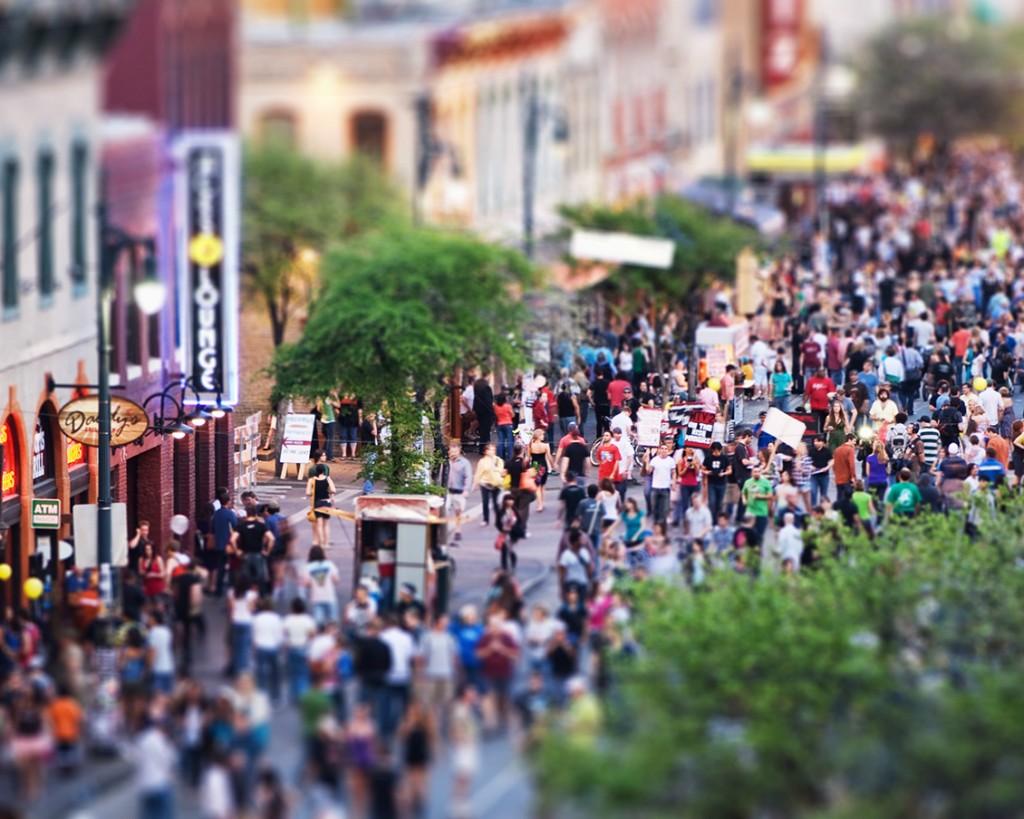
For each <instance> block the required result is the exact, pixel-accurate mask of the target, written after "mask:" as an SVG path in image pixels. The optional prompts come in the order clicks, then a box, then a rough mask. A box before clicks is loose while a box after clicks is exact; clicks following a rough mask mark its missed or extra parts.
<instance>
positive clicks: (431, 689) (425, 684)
mask: <svg viewBox="0 0 1024 819" xmlns="http://www.w3.org/2000/svg"><path fill="white" fill-rule="evenodd" d="M454 694H455V685H454V683H453V682H452V681H451V680H447V679H443V678H430V677H426V678H424V679H423V680H421V681H420V683H419V701H420V702H421V703H422V704H423V705H426V706H434V705H437V706H444V705H447V704H448V703H450V702H451V701H452V697H453V696H454Z"/></svg>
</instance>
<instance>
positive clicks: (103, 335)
mask: <svg viewBox="0 0 1024 819" xmlns="http://www.w3.org/2000/svg"><path fill="white" fill-rule="evenodd" d="M101 184H102V183H101ZM103 196H104V194H101V197H103ZM99 223H100V271H99V274H100V275H99V286H98V287H97V288H96V332H97V336H98V338H97V340H96V350H97V353H98V366H97V369H98V375H99V384H98V386H99V419H98V425H99V435H98V441H97V447H98V450H99V451H98V455H97V462H98V465H99V466H98V469H99V476H98V484H99V491H98V493H97V498H96V549H97V556H98V562H99V566H100V577H101V579H102V578H103V577H104V576H106V575H107V574H108V572H109V568H108V569H106V570H104V567H105V566H107V567H109V565H110V561H111V555H112V549H111V539H112V532H111V528H112V527H111V503H112V499H111V492H110V353H111V341H110V303H111V299H112V296H113V289H114V286H113V285H114V258H115V255H116V253H115V250H114V248H113V247H112V246H111V243H110V235H109V233H110V228H109V225H108V223H107V205H106V201H105V200H104V201H102V202H101V203H100V205H99ZM100 589H101V592H102V593H103V594H104V596H105V597H106V598H107V599H105V600H104V601H103V602H104V604H105V605H107V606H109V605H110V602H111V600H110V597H111V592H110V587H109V584H103V583H101V586H100Z"/></svg>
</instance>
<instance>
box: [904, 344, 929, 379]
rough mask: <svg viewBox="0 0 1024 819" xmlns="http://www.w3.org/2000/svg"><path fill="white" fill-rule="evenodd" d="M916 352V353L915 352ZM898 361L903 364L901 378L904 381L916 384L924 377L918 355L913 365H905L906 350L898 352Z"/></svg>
mask: <svg viewBox="0 0 1024 819" xmlns="http://www.w3.org/2000/svg"><path fill="white" fill-rule="evenodd" d="M915 352H916V351H915ZM900 360H901V361H902V362H903V378H904V380H905V381H910V382H916V381H920V380H921V377H922V376H923V375H924V370H923V366H922V365H923V363H924V362H923V361H922V360H921V356H920V354H918V355H917V358H916V359H915V361H914V363H913V364H908V363H907V351H906V348H904V349H903V350H901V351H900Z"/></svg>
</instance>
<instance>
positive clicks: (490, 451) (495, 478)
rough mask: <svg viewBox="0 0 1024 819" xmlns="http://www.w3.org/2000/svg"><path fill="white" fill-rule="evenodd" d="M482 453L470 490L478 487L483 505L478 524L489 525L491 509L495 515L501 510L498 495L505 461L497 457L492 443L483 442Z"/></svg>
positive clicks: (503, 477) (502, 482)
mask: <svg viewBox="0 0 1024 819" xmlns="http://www.w3.org/2000/svg"><path fill="white" fill-rule="evenodd" d="M483 453H484V454H483V456H481V458H480V460H479V461H477V464H476V471H475V472H474V473H473V485H472V487H471V488H470V492H471V493H472V492H473V491H474V490H475V489H477V488H479V489H480V500H481V503H482V506H483V515H482V517H483V520H481V521H480V525H481V526H490V523H491V510H492V509H493V510H494V514H495V517H497V515H498V514H499V512H500V511H501V509H500V507H499V505H498V497H499V496H500V495H501V488H502V485H503V484H504V482H505V462H504V461H503V460H502V459H501V458H499V457H498V455H497V448H496V447H495V446H494V444H491V443H488V444H484V447H483Z"/></svg>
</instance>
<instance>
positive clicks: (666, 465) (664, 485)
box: [644, 444, 676, 525]
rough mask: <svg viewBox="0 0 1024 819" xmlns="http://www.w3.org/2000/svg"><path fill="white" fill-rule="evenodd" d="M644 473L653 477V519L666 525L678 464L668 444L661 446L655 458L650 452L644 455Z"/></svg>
mask: <svg viewBox="0 0 1024 819" xmlns="http://www.w3.org/2000/svg"><path fill="white" fill-rule="evenodd" d="M644 472H645V473H646V474H648V475H650V476H651V517H652V519H653V521H654V522H655V523H660V524H662V525H665V524H666V523H667V522H668V512H669V502H670V497H671V494H672V484H673V483H674V482H675V479H676V462H675V460H674V459H673V458H672V456H671V455H670V454H669V449H668V444H661V445H660V446H659V447H658V454H657V455H655V456H654V457H653V458H652V457H651V456H650V450H648V451H647V452H645V453H644Z"/></svg>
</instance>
